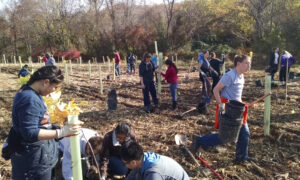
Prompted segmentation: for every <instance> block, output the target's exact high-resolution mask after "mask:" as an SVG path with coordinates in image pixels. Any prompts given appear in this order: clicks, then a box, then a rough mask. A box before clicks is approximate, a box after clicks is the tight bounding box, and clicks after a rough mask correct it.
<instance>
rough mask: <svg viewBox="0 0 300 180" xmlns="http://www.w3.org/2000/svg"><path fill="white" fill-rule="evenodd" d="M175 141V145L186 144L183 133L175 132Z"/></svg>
mask: <svg viewBox="0 0 300 180" xmlns="http://www.w3.org/2000/svg"><path fill="white" fill-rule="evenodd" d="M175 142H176V144H177V145H183V146H185V145H186V136H185V135H183V134H176V135H175Z"/></svg>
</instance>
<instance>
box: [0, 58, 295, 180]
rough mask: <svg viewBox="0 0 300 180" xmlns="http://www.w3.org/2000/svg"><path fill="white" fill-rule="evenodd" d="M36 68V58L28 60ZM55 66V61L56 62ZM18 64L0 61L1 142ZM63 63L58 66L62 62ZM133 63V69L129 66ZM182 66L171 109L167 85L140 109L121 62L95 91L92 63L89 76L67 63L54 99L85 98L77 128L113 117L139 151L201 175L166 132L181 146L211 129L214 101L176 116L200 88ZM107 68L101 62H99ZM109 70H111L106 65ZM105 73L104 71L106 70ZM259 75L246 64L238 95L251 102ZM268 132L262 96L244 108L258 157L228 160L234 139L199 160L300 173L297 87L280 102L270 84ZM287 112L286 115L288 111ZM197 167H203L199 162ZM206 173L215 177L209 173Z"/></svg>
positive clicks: (274, 173)
mask: <svg viewBox="0 0 300 180" xmlns="http://www.w3.org/2000/svg"><path fill="white" fill-rule="evenodd" d="M34 66H35V67H38V65H37V64H35V65H34ZM59 66H60V67H63V66H62V64H60V65H59ZM19 68H20V66H19V65H2V67H1V73H0V83H1V88H0V142H1V144H3V142H4V141H5V138H6V136H7V134H8V131H9V129H10V127H11V107H12V101H13V97H14V95H15V93H16V91H17V89H18V88H19V85H18V78H17V71H18V69H19ZM62 69H63V68H62ZM137 69H138V68H137ZM188 69H189V67H188V66H184V64H183V63H181V64H180V66H179V86H178V87H179V89H178V92H179V100H178V106H179V107H178V109H177V110H176V111H171V110H170V105H171V98H170V94H169V87H168V84H167V83H163V85H162V93H161V94H160V95H159V99H160V102H161V106H160V109H159V110H156V111H155V112H154V113H152V114H147V113H145V112H144V111H143V108H142V106H143V100H142V90H141V88H140V87H139V83H138V80H139V77H138V73H136V74H135V75H125V74H124V72H125V67H124V66H122V70H121V72H122V73H123V74H122V75H121V77H119V78H118V77H117V78H116V80H115V81H114V80H112V77H113V76H112V75H111V80H106V79H105V80H103V85H104V93H103V95H101V94H100V87H99V86H100V83H99V72H98V67H97V65H95V64H93V65H92V77H91V78H89V72H88V65H87V64H83V65H81V66H79V65H76V64H74V65H73V73H72V74H71V75H70V86H69V87H66V86H65V87H64V88H63V89H62V99H63V101H65V102H67V101H69V100H71V99H72V98H74V99H75V101H76V102H80V101H87V102H88V105H87V106H84V107H82V110H83V113H81V114H80V120H82V121H84V122H85V124H84V125H83V127H87V128H92V129H96V130H97V131H98V132H99V133H100V134H102V135H104V134H105V133H106V132H108V131H109V130H111V129H113V128H114V127H115V126H116V124H117V123H119V122H123V121H126V122H129V123H130V124H131V125H132V127H133V129H134V131H135V133H136V134H137V137H138V141H139V142H140V143H141V145H142V146H143V147H144V149H145V151H153V152H156V153H159V154H162V155H166V156H169V157H172V158H174V159H175V160H176V161H178V162H179V163H180V164H181V165H182V166H183V167H184V169H185V170H186V171H187V173H188V174H189V175H190V177H191V178H192V179H204V177H202V175H201V174H200V172H199V170H198V169H197V166H196V165H195V164H194V163H193V161H192V159H191V158H190V157H189V156H188V154H187V153H186V152H185V151H184V150H183V149H182V148H180V147H178V146H177V145H176V144H175V141H174V135H175V134H177V133H182V134H185V135H186V136H187V138H188V144H190V143H191V137H192V134H200V135H205V134H208V133H214V132H216V130H215V129H214V127H213V125H214V111H215V105H214V104H215V100H212V102H211V104H210V106H209V111H210V113H209V115H200V114H199V113H198V112H197V111H193V112H191V113H188V114H186V115H185V116H184V117H181V116H180V114H181V113H182V112H184V111H187V110H189V109H191V108H193V107H195V105H196V104H197V102H198V101H199V94H200V92H201V82H200V81H199V80H198V73H197V72H192V73H190V74H189V80H187V79H186V78H185V77H186V76H187V75H188V73H187V72H188ZM102 70H103V71H104V72H105V73H104V74H103V77H105V76H106V74H107V68H106V67H105V68H102ZM112 70H113V68H112V69H111V71H112ZM111 74H112V73H111ZM258 79H262V80H263V79H264V72H263V71H262V70H252V71H251V72H250V73H249V74H247V75H246V76H245V80H246V83H245V88H244V91H243V100H244V101H245V102H248V103H250V102H252V101H253V100H255V99H256V98H258V97H260V96H263V94H264V88H261V87H256V86H255V81H256V80H258ZM109 88H116V89H117V94H118V109H117V110H116V111H107V103H106V100H107V92H108V89H109ZM271 99H272V100H271V104H272V105H271V135H270V136H268V137H266V136H264V129H263V126H264V102H263V101H261V102H259V103H257V104H255V105H254V107H253V108H251V110H250V113H249V117H248V124H249V128H250V133H251V138H250V143H249V154H250V156H253V157H255V158H257V159H258V162H257V163H244V164H240V165H236V164H234V161H233V160H234V157H235V145H233V144H229V145H226V146H224V147H225V148H226V151H222V152H216V150H215V149H212V150H210V151H208V152H205V153H204V154H203V158H204V159H205V160H206V161H207V163H208V164H209V165H210V166H211V167H212V168H214V169H215V170H216V171H217V172H218V173H219V174H220V175H221V176H222V177H224V178H225V179H295V180H296V179H300V166H299V164H300V162H299V158H300V154H299V152H300V139H299V136H300V105H299V103H298V102H299V101H300V86H299V82H293V84H292V85H291V86H289V87H288V100H287V101H285V88H283V87H278V88H274V89H273V93H272V97H271ZM292 110H294V113H292V112H291V111H292ZM203 167H204V166H203ZM0 173H1V175H2V177H3V179H10V178H11V166H10V162H9V161H4V160H3V159H2V158H0ZM206 179H217V178H216V176H215V175H214V174H212V173H211V174H210V175H209V176H208V177H206Z"/></svg>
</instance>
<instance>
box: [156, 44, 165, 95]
mask: <svg viewBox="0 0 300 180" xmlns="http://www.w3.org/2000/svg"><path fill="white" fill-rule="evenodd" d="M155 42H156V41H155ZM162 60H163V53H159V55H158V68H159V69H161V66H162ZM157 79H158V82H157V92H158V94H160V93H161V74H160V73H158V74H157Z"/></svg>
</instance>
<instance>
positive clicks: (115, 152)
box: [100, 123, 136, 180]
mask: <svg viewBox="0 0 300 180" xmlns="http://www.w3.org/2000/svg"><path fill="white" fill-rule="evenodd" d="M131 140H132V141H136V137H135V134H134V133H133V132H132V131H131V128H130V125H129V124H127V123H120V124H118V125H117V127H116V128H115V129H114V130H112V131H110V132H108V133H106V134H105V136H104V139H103V146H102V149H101V151H100V173H101V176H102V177H101V180H103V179H106V177H107V173H108V174H109V175H110V176H113V177H114V178H120V176H125V175H126V174H127V173H128V169H127V167H126V166H125V165H124V164H123V162H122V161H121V157H120V151H121V147H122V145H123V144H124V143H126V142H128V141H131Z"/></svg>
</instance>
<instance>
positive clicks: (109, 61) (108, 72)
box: [106, 56, 110, 74]
mask: <svg viewBox="0 0 300 180" xmlns="http://www.w3.org/2000/svg"><path fill="white" fill-rule="evenodd" d="M106 58H107V61H108V64H107V65H108V74H110V59H109V57H108V56H107V57H106Z"/></svg>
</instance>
